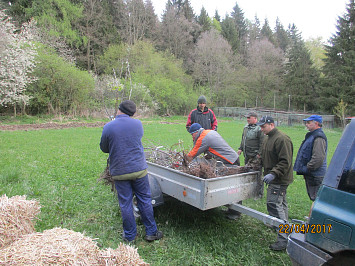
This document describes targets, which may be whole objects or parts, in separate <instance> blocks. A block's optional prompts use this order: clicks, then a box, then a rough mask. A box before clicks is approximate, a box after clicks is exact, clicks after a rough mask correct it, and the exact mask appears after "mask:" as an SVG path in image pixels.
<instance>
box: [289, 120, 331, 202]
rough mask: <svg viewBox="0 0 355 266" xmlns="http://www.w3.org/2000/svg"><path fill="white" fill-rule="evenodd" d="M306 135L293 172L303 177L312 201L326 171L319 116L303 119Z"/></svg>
mask: <svg viewBox="0 0 355 266" xmlns="http://www.w3.org/2000/svg"><path fill="white" fill-rule="evenodd" d="M303 121H305V122H306V127H307V129H308V131H309V132H308V133H307V134H306V137H305V139H304V141H303V142H302V144H301V146H300V148H299V150H298V153H297V157H296V161H295V165H294V167H293V170H294V171H296V173H297V174H298V175H303V177H304V180H305V182H306V188H307V193H308V196H309V198H310V200H312V201H314V200H315V199H316V196H317V192H318V190H319V187H320V185H321V184H322V181H323V178H324V175H325V172H326V170H327V146H328V142H327V137H326V135H325V134H324V132H323V130H322V122H323V119H322V117H321V116H320V115H311V116H310V117H308V118H305V119H303Z"/></svg>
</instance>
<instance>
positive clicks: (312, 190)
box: [303, 175, 323, 201]
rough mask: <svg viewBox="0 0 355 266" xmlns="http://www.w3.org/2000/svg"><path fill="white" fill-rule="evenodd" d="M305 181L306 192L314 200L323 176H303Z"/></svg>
mask: <svg viewBox="0 0 355 266" xmlns="http://www.w3.org/2000/svg"><path fill="white" fill-rule="evenodd" d="M303 177H304V181H305V182H306V188H307V194H308V197H309V199H310V200H311V201H314V200H315V199H316V197H317V193H318V190H319V188H320V186H321V184H322V181H323V177H318V176H307V175H305V176H303Z"/></svg>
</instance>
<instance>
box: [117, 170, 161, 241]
mask: <svg viewBox="0 0 355 266" xmlns="http://www.w3.org/2000/svg"><path fill="white" fill-rule="evenodd" d="M115 187H116V190H117V194H118V202H119V204H120V209H121V216H122V221H123V232H124V237H125V238H126V239H127V240H128V241H132V240H134V239H135V237H136V235H137V225H136V219H135V217H134V214H133V202H132V199H133V193H134V194H135V195H136V198H137V206H138V209H139V212H140V214H141V218H142V222H143V224H144V226H145V232H146V234H147V235H154V234H155V233H156V232H157V230H158V229H157V225H156V223H155V219H154V212H153V206H152V200H151V192H150V187H149V180H148V175H146V176H145V177H142V178H139V179H136V180H115Z"/></svg>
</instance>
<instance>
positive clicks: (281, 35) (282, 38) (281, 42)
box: [274, 18, 290, 53]
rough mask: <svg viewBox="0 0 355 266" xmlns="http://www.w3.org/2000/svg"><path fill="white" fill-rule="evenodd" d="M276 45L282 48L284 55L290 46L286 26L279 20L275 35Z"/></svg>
mask: <svg viewBox="0 0 355 266" xmlns="http://www.w3.org/2000/svg"><path fill="white" fill-rule="evenodd" d="M274 39H275V44H276V45H277V46H278V47H279V48H281V50H282V51H284V53H286V49H287V47H288V45H289V42H290V41H289V38H288V34H287V31H286V30H285V29H284V26H283V25H282V24H281V22H280V20H279V18H277V19H276V26H275V33H274Z"/></svg>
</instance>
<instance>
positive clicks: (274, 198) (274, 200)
mask: <svg viewBox="0 0 355 266" xmlns="http://www.w3.org/2000/svg"><path fill="white" fill-rule="evenodd" d="M287 187H288V186H287V185H276V184H270V185H269V186H268V188H267V196H266V206H267V210H268V212H269V215H271V216H274V217H276V218H279V219H282V220H284V221H285V224H286V223H288V206H287V201H286V190H287ZM276 231H277V232H278V234H277V241H281V242H287V237H288V235H287V234H285V233H281V234H280V233H279V228H276Z"/></svg>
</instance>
